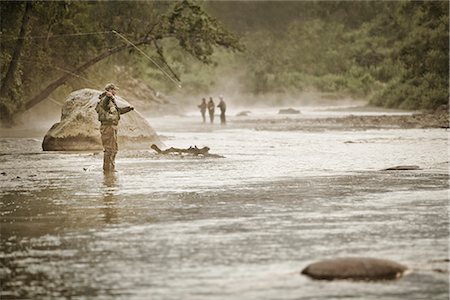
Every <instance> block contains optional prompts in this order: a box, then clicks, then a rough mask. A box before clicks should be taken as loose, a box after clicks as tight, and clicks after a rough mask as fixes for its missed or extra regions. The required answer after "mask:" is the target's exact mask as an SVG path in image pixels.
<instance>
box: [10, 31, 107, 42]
mask: <svg viewBox="0 0 450 300" xmlns="http://www.w3.org/2000/svg"><path fill="white" fill-rule="evenodd" d="M107 33H113V31H111V30H109V31H94V32H78V33H63V34H52V35H48V36H47V35H45V36H44V35H40V36H39V35H38V36H24V37H7V38H6V40H5V39H3V38H2V40H3V41H12V40H26V39H51V38H56V37H63V36H83V35H97V34H107Z"/></svg>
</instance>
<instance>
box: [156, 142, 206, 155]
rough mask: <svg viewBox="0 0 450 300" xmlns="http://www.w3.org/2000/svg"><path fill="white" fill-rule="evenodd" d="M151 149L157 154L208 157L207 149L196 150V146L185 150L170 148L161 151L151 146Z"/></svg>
mask: <svg viewBox="0 0 450 300" xmlns="http://www.w3.org/2000/svg"><path fill="white" fill-rule="evenodd" d="M151 148H152V149H153V150H155V151H156V152H157V153H158V154H170V153H176V154H183V153H188V154H192V155H195V156H197V155H204V156H207V155H209V147H203V148H197V146H194V147H192V146H191V147H189V148H187V149H182V148H174V147H170V148H169V149H166V150H161V149H160V148H159V147H158V146H156V145H155V144H153V145H152V146H151Z"/></svg>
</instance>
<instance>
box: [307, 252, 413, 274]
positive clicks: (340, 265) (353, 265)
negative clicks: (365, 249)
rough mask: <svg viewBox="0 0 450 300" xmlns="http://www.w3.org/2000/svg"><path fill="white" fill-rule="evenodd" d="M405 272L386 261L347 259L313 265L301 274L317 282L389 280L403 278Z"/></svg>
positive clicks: (358, 258)
mask: <svg viewBox="0 0 450 300" xmlns="http://www.w3.org/2000/svg"><path fill="white" fill-rule="evenodd" d="M407 270H408V268H407V267H405V266H403V265H401V264H398V263H396V262H393V261H390V260H386V259H377V258H367V257H347V258H335V259H328V260H323V261H320V262H316V263H313V264H311V265H309V266H307V267H306V268H305V269H303V271H302V274H304V275H307V276H309V277H311V278H313V279H319V280H333V279H351V280H390V279H396V278H399V277H401V276H403V274H404V273H405V272H406V271H407Z"/></svg>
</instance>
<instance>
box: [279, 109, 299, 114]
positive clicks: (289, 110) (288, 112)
mask: <svg viewBox="0 0 450 300" xmlns="http://www.w3.org/2000/svg"><path fill="white" fill-rule="evenodd" d="M299 113H300V111H299V110H297V109H294V108H285V109H280V110H279V111H278V114H280V115H283V114H285V115H287V114H292V115H295V114H299Z"/></svg>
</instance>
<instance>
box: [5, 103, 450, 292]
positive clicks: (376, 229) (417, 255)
mask: <svg viewBox="0 0 450 300" xmlns="http://www.w3.org/2000/svg"><path fill="white" fill-rule="evenodd" d="M270 114H271V111H264V113H261V114H260V115H259V116H257V117H258V118H259V119H261V118H263V119H264V118H265V117H266V116H268V115H270ZM275 114H276V111H275V112H274V115H275ZM319 114H321V112H319V111H314V110H313V109H312V110H310V115H314V116H315V117H317V116H318V115H319ZM322 114H323V112H322ZM330 114H331V113H330ZM333 114H336V113H335V112H334V113H333ZM339 114H341V115H345V112H340V113H339ZM272 117H273V116H272ZM199 119H200V118H199V116H197V115H196V114H195V115H190V116H185V117H170V118H169V117H166V118H163V117H161V118H151V119H149V121H150V123H151V124H152V125H153V127H154V128H155V129H156V130H157V132H158V133H159V134H161V135H162V136H164V137H165V138H166V140H165V141H164V142H165V143H166V145H167V146H175V147H189V146H191V145H197V146H199V147H202V146H209V147H210V148H211V150H210V152H211V153H215V154H219V155H222V156H224V157H225V158H195V157H176V156H169V157H158V156H156V155H155V154H154V153H153V151H151V150H149V151H144V150H141V151H125V150H124V151H120V152H119V155H118V158H117V168H118V172H117V173H116V174H115V175H114V176H107V177H105V176H104V175H103V173H102V168H101V164H102V153H91V152H79V153H62V152H43V151H42V150H41V142H42V138H43V136H42V135H33V134H29V135H25V137H2V138H0V166H1V170H0V172H3V173H2V174H0V187H1V192H0V199H1V204H0V205H1V244H0V259H1V268H0V278H1V284H2V287H1V289H2V291H1V298H2V299H9V298H20V299H37V298H75V299H77V298H83V299H84V298H96V299H111V298H118V299H337V298H339V299H448V295H449V281H448V251H449V246H448V243H449V229H448V228H449V215H448V208H449V194H448V193H449V189H448V180H449V176H448V145H447V137H448V131H447V130H444V129H409V130H405V129H389V130H386V129H385V130H365V131H361V130H360V131H358V130H352V129H351V128H348V129H344V130H343V129H340V130H321V131H311V130H308V131H258V130H255V129H254V127H252V126H251V125H249V124H250V123H248V122H247V123H245V126H244V125H242V126H241V125H240V124H239V123H238V122H237V121H238V118H237V117H234V118H233V117H231V118H230V120H229V125H228V126H226V127H221V126H220V125H218V124H215V125H202V124H199V123H198V120H199ZM396 165H417V166H419V167H420V168H421V169H420V170H414V171H397V172H395V171H382V169H384V168H388V167H392V166H396ZM345 256H368V257H376V258H385V259H391V260H394V261H397V262H399V263H402V264H404V265H406V266H408V267H410V268H411V269H413V272H412V273H411V274H409V275H407V276H405V277H403V278H401V279H399V280H397V281H392V282H351V281H334V282H322V281H314V280H311V279H309V278H307V277H304V276H302V275H300V272H301V270H302V269H303V268H305V267H306V266H307V265H308V264H309V263H312V262H315V261H318V260H322V259H326V258H334V257H345Z"/></svg>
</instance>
